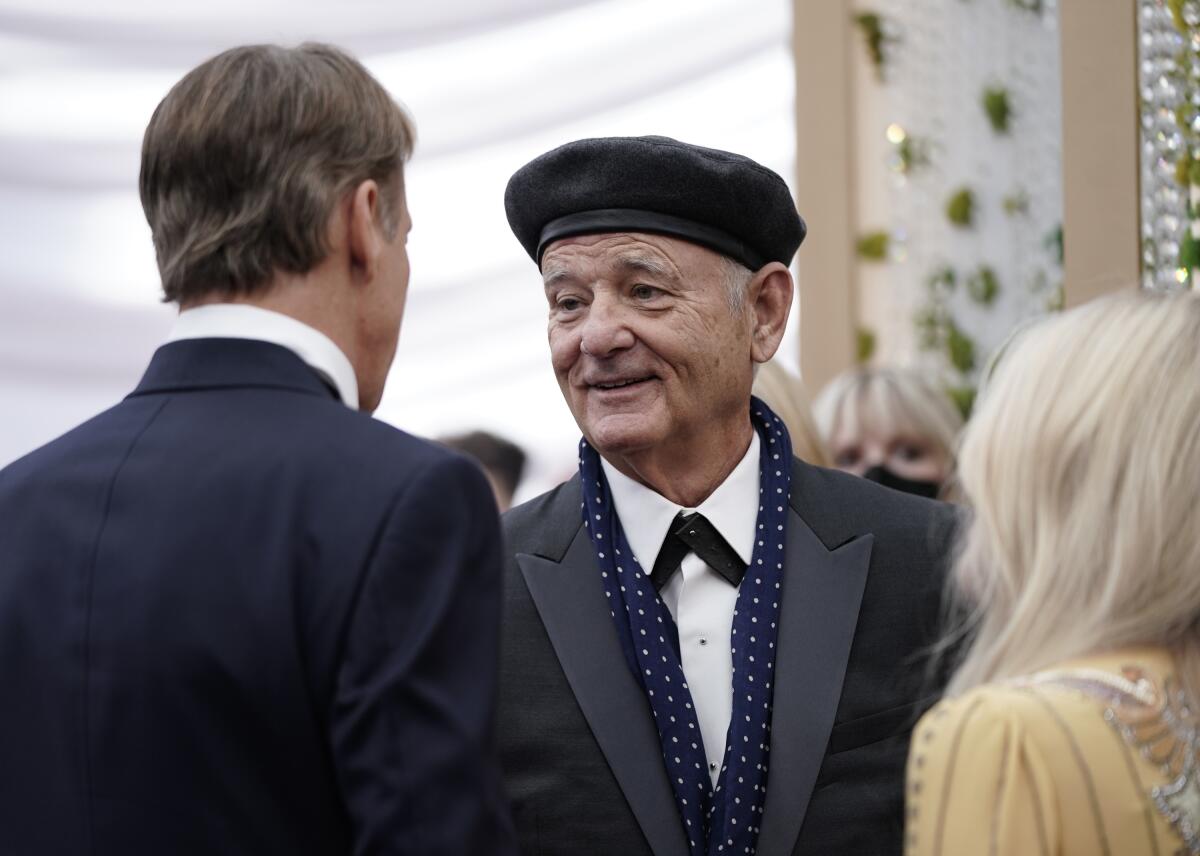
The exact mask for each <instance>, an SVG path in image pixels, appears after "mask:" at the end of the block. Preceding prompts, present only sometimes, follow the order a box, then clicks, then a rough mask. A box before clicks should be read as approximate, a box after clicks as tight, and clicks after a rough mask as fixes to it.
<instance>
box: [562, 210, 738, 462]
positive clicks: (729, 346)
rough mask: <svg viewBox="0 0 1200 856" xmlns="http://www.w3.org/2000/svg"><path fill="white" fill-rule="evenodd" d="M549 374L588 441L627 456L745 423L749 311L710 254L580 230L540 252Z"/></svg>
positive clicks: (644, 237) (671, 241) (662, 241)
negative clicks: (735, 301) (738, 304)
mask: <svg viewBox="0 0 1200 856" xmlns="http://www.w3.org/2000/svg"><path fill="white" fill-rule="evenodd" d="M542 275H543V279H544V281H545V290H546V300H547V302H548V303H549V307H550V322H549V339H550V352H551V359H552V362H553V365H554V373H555V375H556V376H557V378H558V384H559V387H560V388H561V389H562V392H563V397H564V398H566V400H567V405H568V406H569V407H570V408H571V413H572V414H573V415H574V417H575V421H576V422H577V423H578V424H579V427H580V429H581V430H582V431H583V434H584V436H585V437H586V438H587V439H588V442H590V443H591V444H592V445H593V446H594V447H595V448H596V449H597V450H598V451H599V452H601V453H602V454H605V456H606V457H608V456H625V455H629V454H636V453H640V452H645V451H655V450H666V449H667V448H668V447H669V445H670V444H672V443H676V442H680V443H683V442H692V443H694V442H695V441H696V440H697V439H700V440H702V439H703V437H704V435H705V434H706V432H712V431H721V430H724V429H725V427H726V426H727V425H729V424H730V420H736V419H739V418H745V416H746V403H747V401H748V400H749V397H750V386H751V383H752V379H753V375H752V370H751V365H752V362H751V351H750V347H751V341H750V340H751V324H752V321H751V318H750V316H751V315H752V313H751V312H749V311H746V312H744V313H741V314H739V313H735V312H733V311H732V310H731V309H730V306H729V297H728V291H727V285H726V282H725V277H724V266H723V265H722V263H721V257H720V256H718V255H717V254H716V253H714V252H712V251H711V250H707V249H705V248H703V247H700V246H698V245H696V244H691V243H688V242H686V241H681V240H677V239H675V238H668V237H663V236H659V235H649V234H642V233H619V234H612V235H587V236H582V237H578V238H569V239H564V240H562V241H557V242H555V243H554V244H551V245H550V247H549V248H548V249H547V250H546V252H545V254H544V255H543V257H542Z"/></svg>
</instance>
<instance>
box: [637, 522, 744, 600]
mask: <svg viewBox="0 0 1200 856" xmlns="http://www.w3.org/2000/svg"><path fill="white" fill-rule="evenodd" d="M688 553H695V554H696V555H697V556H699V557H700V558H701V559H702V560H703V561H704V563H705V564H706V565H708V566H709V567H710V568H712V569H713V570H714V571H716V572H717V573H718V574H720V575H721V576H723V577H724V578H725V579H727V580H728V581H729V584H730V585H732V586H734V587H736V586H739V585H741V584H742V577H743V576H745V575H746V563H745V562H743V561H742V559H741V557H740V556H739V555H738V554H737V551H736V550H734V549H733V548H732V547H730V546H729V542H728V541H726V540H725V539H724V538H722V537H721V533H720V532H718V531H717V528H716V527H715V526H713V525H712V524H711V523H709V522H708V519H707V518H706V517H705V516H704V515H703V514H700V513H699V512H692V513H691V514H684V513H683V512H682V511H681V512H679V513H678V514H676V515H675V519H674V520H673V521H671V526H670V528H669V529H667V537H666V538H664V539H663V545H662V547H661V548H660V549H659V551H658V558H657V559H655V561H654V570H653V572H651V574H650V579H651V581H652V582H653V583H654V587H655V588H656V589H659V590H661V589H662V587H663V586H664V585H666V583H667V580H668V579H670V578H671V575H672V574H674V573H675V570H676V569H677V568H678V567H679V565H680V563H681V562H682V561H683V560H684V557H685V556H687V554H688Z"/></svg>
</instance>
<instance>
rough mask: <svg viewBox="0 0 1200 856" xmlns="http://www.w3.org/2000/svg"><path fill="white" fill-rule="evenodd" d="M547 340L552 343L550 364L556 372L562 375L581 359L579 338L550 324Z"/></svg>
mask: <svg viewBox="0 0 1200 856" xmlns="http://www.w3.org/2000/svg"><path fill="white" fill-rule="evenodd" d="M546 339H547V341H548V342H549V343H550V364H551V365H552V366H553V367H554V371H555V372H557V373H560V374H561V373H562V372H565V371H567V370H568V369H570V368H571V366H573V365H574V364H575V360H576V359H577V358H578V357H579V336H578V335H576V334H573V333H572V332H571V331H570V330H567V329H564V328H563V327H561V326H559V325H557V324H555V323H554V322H550V325H549V328H548V329H547V333H546Z"/></svg>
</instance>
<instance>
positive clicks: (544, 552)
mask: <svg viewBox="0 0 1200 856" xmlns="http://www.w3.org/2000/svg"><path fill="white" fill-rule="evenodd" d="M581 502H582V498H581V496H580V492H579V476H575V477H573V478H571V479H569V480H568V481H565V482H563V483H562V484H560V485H559V486H558V487H555V488H553V489H551V490H548V491H546V492H545V493H543V494H541V495H540V496H536V497H534V498H533V499H531V500H529V501H528V502H523V503H521V504H520V505H518V506H516V507H514V508H512V509H510V510H508V511H507V512H505V513H504V515H503V517H502V518H501V519H502V521H503V524H504V537H505V540H506V542H507V544H508V552H509V553H534V554H536V555H539V556H545V557H546V558H550V559H555V560H558V559H561V558H562V556H563V554H565V553H566V551H567V547H569V546H570V545H571V540H572V539H573V538H574V537H575V533H576V532H577V531H578V530H579V527H580V526H581V525H582V522H583V518H582V517H581V515H580V511H579V508H580V504H581Z"/></svg>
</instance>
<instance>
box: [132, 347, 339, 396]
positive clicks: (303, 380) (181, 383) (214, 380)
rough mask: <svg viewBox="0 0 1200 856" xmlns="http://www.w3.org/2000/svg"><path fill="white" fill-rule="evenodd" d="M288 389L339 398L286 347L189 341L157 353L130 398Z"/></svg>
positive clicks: (162, 348)
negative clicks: (236, 390) (196, 392)
mask: <svg viewBox="0 0 1200 856" xmlns="http://www.w3.org/2000/svg"><path fill="white" fill-rule="evenodd" d="M238 387H243V388H245V387H256V388H263V389H287V390H292V391H294V392H300V393H306V394H308V395H317V396H321V397H324V398H333V399H336V398H337V395H336V393H335V392H334V390H333V389H332V388H331V387H329V386H328V385H327V384H326V383H325V382H324V381H323V380H322V379H321V377H320V376H319V375H318V374H317V373H316V372H314V371H313V370H312V369H311V368H309V366H308V365H307V364H306V363H305V362H304V361H303V360H302V359H300V357H298V356H296V354H294V353H293V352H292V351H290V350H288V349H287V348H285V347H282V346H281V345H273V344H270V343H268V342H260V341H255V340H251V339H184V340H180V341H176V342H168V343H167V344H165V345H163V346H162V347H160V348H159V349H158V350H157V351H155V352H154V356H153V357H152V358H151V360H150V365H149V366H148V367H147V369H146V373H145V374H144V375H143V376H142V380H141V382H140V383H138V385H137V388H136V389H134V391H133V392H132V393H130V396H131V397H132V396H139V395H150V394H153V393H163V392H190V391H197V390H204V389H230V388H238Z"/></svg>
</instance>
